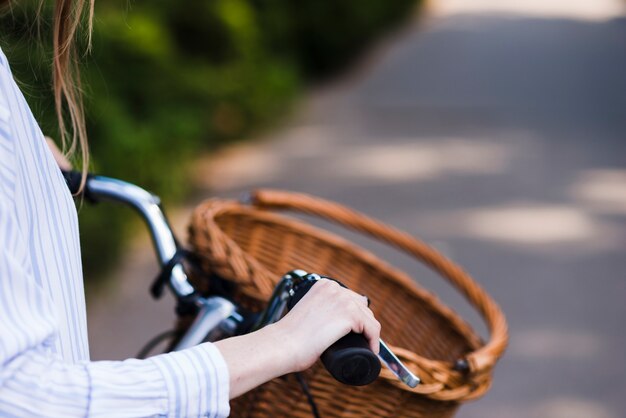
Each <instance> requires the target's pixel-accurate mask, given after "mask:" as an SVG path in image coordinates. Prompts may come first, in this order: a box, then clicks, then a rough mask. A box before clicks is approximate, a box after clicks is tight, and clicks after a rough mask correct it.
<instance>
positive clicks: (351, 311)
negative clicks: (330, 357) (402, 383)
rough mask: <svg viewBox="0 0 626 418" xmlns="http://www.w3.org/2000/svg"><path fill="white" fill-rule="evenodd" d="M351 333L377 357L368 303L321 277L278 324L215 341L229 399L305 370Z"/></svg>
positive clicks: (375, 326) (376, 329) (374, 322)
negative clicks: (227, 376)
mask: <svg viewBox="0 0 626 418" xmlns="http://www.w3.org/2000/svg"><path fill="white" fill-rule="evenodd" d="M350 331H354V332H356V333H360V334H363V335H364V336H365V338H367V340H368V342H369V344H370V348H371V349H372V351H374V352H375V353H378V338H379V335H380V324H379V323H378V321H377V320H376V319H375V318H374V315H373V314H372V311H370V310H369V308H368V307H367V299H366V298H365V297H364V296H361V295H359V294H357V293H355V292H353V291H351V290H349V289H345V288H343V287H341V286H340V285H339V284H337V283H336V282H333V281H331V280H326V279H322V280H320V281H318V282H317V283H315V284H314V285H313V286H312V287H311V289H310V290H309V291H308V293H307V294H306V295H305V296H304V297H303V298H302V299H301V300H300V302H298V304H297V305H296V306H294V308H293V309H292V310H291V311H290V312H289V313H288V314H287V315H286V316H285V317H284V318H283V319H281V320H280V321H278V322H277V323H275V324H272V325H268V326H266V327H265V328H262V329H260V330H258V331H256V332H253V333H252V334H246V335H242V336H239V337H234V338H228V339H226V340H222V341H218V342H216V343H215V345H216V346H217V348H218V349H219V350H220V352H221V353H222V356H223V357H224V360H225V361H226V364H227V365H228V371H229V373H230V398H231V399H232V398H235V397H237V396H239V395H241V394H243V393H245V392H247V391H249V390H250V389H253V388H255V387H256V386H258V385H260V384H263V383H265V382H267V381H268V380H271V379H273V378H275V377H278V376H282V375H284V374H287V373H293V372H297V371H302V370H305V369H307V368H309V367H311V366H312V365H313V363H315V361H316V360H317V359H318V358H319V356H320V355H321V354H322V352H323V351H324V350H326V349H327V348H328V347H329V346H330V345H331V344H332V343H334V342H335V341H337V340H338V339H340V338H341V337H343V336H344V335H346V334H348V333H349V332H350Z"/></svg>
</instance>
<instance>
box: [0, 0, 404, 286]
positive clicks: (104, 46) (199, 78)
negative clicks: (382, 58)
mask: <svg viewBox="0 0 626 418" xmlns="http://www.w3.org/2000/svg"><path fill="white" fill-rule="evenodd" d="M36 3H37V2H29V1H26V0H23V2H20V4H19V5H18V6H14V7H19V9H15V10H13V11H12V12H11V13H8V14H5V15H4V16H3V17H2V19H1V21H0V25H1V27H0V42H1V44H2V47H3V49H4V51H5V53H6V54H7V56H8V57H9V60H10V61H11V63H12V68H13V71H14V74H15V75H16V78H17V79H18V80H19V81H20V82H21V87H22V89H23V90H24V92H25V94H26V95H27V98H28V99H29V102H30V104H31V107H32V108H33V109H34V112H35V116H36V117H37V118H38V120H39V121H40V123H41V125H42V129H43V131H44V132H45V133H46V134H48V135H50V136H55V137H58V133H57V132H56V128H55V126H56V124H55V119H54V111H53V104H52V99H51V94H50V93H51V92H50V87H49V86H50V84H51V82H50V65H49V63H50V62H51V59H50V57H51V54H50V49H49V48H47V44H48V43H49V41H48V40H49V39H50V27H49V25H47V24H46V23H45V22H49V21H50V20H49V18H50V10H48V9H49V8H50V7H49V6H48V8H46V9H44V11H43V17H42V22H41V23H40V25H39V26H37V25H36V24H34V22H35V17H34V16H35V15H36ZM414 4H415V0H394V1H384V0H369V1H356V0H342V1H339V2H336V1H329V0H299V1H289V0H202V1H196V2H193V3H189V2H180V1H176V0H151V1H147V2H133V3H128V2H127V0H124V1H121V0H97V1H96V12H95V16H96V18H95V21H94V33H93V54H92V55H91V56H89V57H88V58H85V59H84V64H83V65H82V66H81V71H82V75H83V79H84V85H86V86H88V87H87V88H86V92H85V93H86V103H85V104H86V109H87V116H88V132H89V137H90V146H91V154H92V160H93V163H92V171H95V172H98V173H103V174H106V175H109V176H113V177H119V178H123V179H125V180H128V181H131V182H134V183H137V184H140V185H142V186H143V187H146V188H147V189H149V190H152V191H154V192H155V193H157V194H159V195H160V196H162V197H163V198H164V200H165V201H166V204H171V203H172V202H173V201H175V200H177V199H180V198H182V197H183V196H184V195H185V194H186V193H187V192H188V191H189V187H188V186H187V182H186V181H185V180H186V178H187V177H188V172H187V169H186V167H187V162H189V161H190V159H191V158H192V157H193V156H194V155H197V154H198V153H199V152H206V151H210V150H212V149H215V148H216V147H218V146H221V145H223V144H224V143H227V142H229V141H233V140H237V139H239V138H242V137H246V136H248V135H249V134H250V133H252V132H254V131H255V130H258V129H261V128H263V127H265V126H267V125H269V124H271V123H272V122H274V121H276V120H278V119H279V118H280V117H281V116H282V115H285V114H286V113H287V112H288V110H289V105H290V103H291V102H292V100H293V98H294V97H296V95H297V93H298V91H300V89H301V86H302V85H303V84H305V83H306V82H307V81H308V80H311V79H313V78H316V77H319V76H325V75H328V74H330V73H332V72H334V71H337V70H338V69H340V68H341V67H342V66H344V65H345V64H347V63H348V62H349V61H350V59H351V58H353V57H354V55H355V54H356V53H358V52H359V51H360V50H362V49H363V48H364V47H365V46H366V45H367V43H368V41H370V40H371V39H372V38H373V37H375V36H376V35H377V34H379V33H380V32H381V31H382V30H384V29H385V28H386V27H388V26H390V25H391V24H393V22H396V21H398V20H399V19H401V18H402V16H404V15H407V14H408V13H409V12H410V10H411V8H412V7H413V5H414ZM36 32H39V33H40V37H41V39H42V41H41V42H35V41H34V40H33V39H34V38H33V35H34V33H36ZM100 206H101V207H100V208H95V209H92V208H91V207H83V208H82V209H81V213H80V218H81V229H82V234H81V235H82V238H83V253H84V259H85V268H86V274H87V275H92V274H94V273H97V272H101V271H102V270H101V269H102V268H103V266H106V265H108V264H111V260H112V259H113V258H114V257H115V255H116V253H118V252H119V251H120V250H121V248H122V247H121V245H120V243H121V238H122V237H123V235H124V234H123V232H122V231H123V230H124V229H125V225H126V224H127V221H125V219H132V218H133V217H132V216H130V215H129V213H128V211H127V210H125V209H123V210H111V205H109V204H102V205H100Z"/></svg>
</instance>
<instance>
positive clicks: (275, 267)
mask: <svg viewBox="0 0 626 418" xmlns="http://www.w3.org/2000/svg"><path fill="white" fill-rule="evenodd" d="M252 197H253V199H252V201H253V205H252V206H247V205H243V204H241V203H238V202H235V201H229V200H218V199H212V200H208V201H206V202H204V203H203V204H201V205H200V206H198V207H197V208H196V210H195V211H194V214H193V217H192V222H191V225H190V244H191V246H192V248H193V249H194V251H195V252H196V253H197V254H198V255H199V256H200V260H201V264H202V268H203V269H204V270H205V271H206V272H214V273H217V274H219V275H220V276H222V277H223V278H225V279H228V280H231V281H233V282H235V283H236V284H237V291H238V294H237V295H236V298H237V299H238V302H240V303H241V304H242V305H244V306H247V307H251V308H256V309H259V308H261V307H262V306H263V303H264V302H265V301H267V300H268V299H269V297H270V295H271V292H272V290H273V288H274V286H275V285H276V283H277V282H278V281H279V280H280V278H281V277H282V275H283V274H284V273H286V272H287V271H290V270H293V269H295V268H299V269H304V270H306V271H310V272H315V273H319V274H323V275H328V276H330V277H335V278H337V279H339V280H341V281H342V282H344V283H345V284H346V285H347V286H348V287H350V288H351V289H353V290H354V291H356V292H359V293H362V294H365V295H367V296H368V297H369V298H370V300H371V306H370V307H371V309H372V311H373V312H374V314H375V316H376V318H377V319H378V320H379V321H380V323H381V325H382V338H383V339H385V340H386V341H387V343H388V344H389V345H391V348H392V350H393V351H394V352H395V353H396V354H397V355H398V356H399V357H400V358H401V360H402V361H403V362H405V364H407V366H408V367H409V368H410V369H411V370H412V371H413V372H414V373H415V374H416V375H418V376H419V377H420V378H421V379H422V384H420V385H418V386H417V387H416V388H414V389H410V388H408V387H406V386H405V385H403V384H402V383H400V382H399V381H398V380H397V379H396V378H395V377H394V376H393V375H392V374H391V373H390V372H389V371H388V370H386V369H385V368H383V371H382V372H381V376H380V377H379V378H378V379H377V380H376V381H375V382H374V383H373V384H370V385H368V386H365V387H350V386H345V385H342V384H340V383H338V382H337V381H335V380H334V379H333V378H332V377H331V376H330V375H329V374H328V373H327V372H326V370H325V369H324V368H323V366H322V365H321V364H320V363H319V362H318V363H317V364H316V365H315V366H314V367H313V368H312V369H311V370H309V371H308V372H307V373H306V378H307V380H308V382H309V385H310V387H311V390H312V393H313V396H314V398H315V400H316V402H317V404H318V408H319V409H320V413H321V415H322V416H323V417H370V416H372V417H374V416H375V417H451V416H453V415H454V413H455V412H456V409H457V408H458V405H459V403H460V402H463V401H466V400H470V399H475V398H478V397H480V396H482V395H483V394H484V393H485V392H486V391H487V390H488V389H489V387H490V385H491V380H492V370H493V367H494V365H495V364H496V361H497V360H498V358H499V357H500V356H501V355H502V353H503V352H504V349H505V347H506V344H507V340H508V334H507V324H506V320H505V318H504V315H503V314H502V312H501V310H500V308H499V307H498V306H497V304H496V303H495V302H494V301H493V300H492V299H491V298H490V297H489V295H487V293H486V292H485V291H484V290H482V288H481V287H480V286H479V285H477V284H476V282H474V281H473V280H472V278H471V277H470V276H469V275H468V274H467V273H465V272H464V271H463V270H462V269H461V268H459V267H458V266H457V265H455V264H454V263H452V262H451V261H449V260H447V259H446V258H445V257H443V256H442V255H441V254H439V253H438V252H437V251H435V250H434V249H432V248H431V247H429V246H427V245H426V244H425V243H423V242H421V241H419V240H417V239H415V238H413V237H411V236H409V235H407V234H405V233H403V232H400V231H398V230H396V229H394V228H392V227H389V226H387V225H384V224H382V223H380V222H377V221H375V220H373V219H371V218H368V217H366V216H364V215H362V214H360V213H358V212H355V211H353V210H351V209H348V208H346V207H344V206H341V205H338V204H336V203H333V202H329V201H324V200H321V199H318V198H314V197H311V196H308V195H303V194H294V193H289V192H283V191H275V190H260V191H257V192H255V194H254V195H253V196H252ZM276 209H289V210H291V211H294V212H300V213H307V214H310V215H314V216H317V217H321V218H324V219H326V220H330V221H333V222H337V223H339V224H341V225H344V226H346V227H348V228H351V229H353V230H356V231H359V232H362V233H364V234H366V235H369V236H371V237H373V238H376V239H378V240H380V241H383V242H385V243H388V244H390V245H392V246H395V247H396V248H398V249H400V250H402V251H404V252H406V253H408V254H410V255H411V256H413V257H414V258H416V259H417V260H419V261H421V262H423V263H425V264H427V265H428V266H429V267H431V268H432V269H433V270H435V271H436V272H438V273H439V274H440V275H441V276H442V277H444V278H445V279H447V280H448V281H450V283H452V285H454V286H455V287H456V288H457V289H458V290H459V291H460V292H461V293H462V294H463V295H464V296H465V297H466V298H467V299H468V301H469V302H470V303H471V304H472V305H473V306H475V307H476V309H477V310H478V312H479V313H480V314H481V315H482V317H483V318H484V319H485V321H486V323H487V325H488V328H489V331H490V334H491V338H490V340H489V341H488V342H487V343H486V344H483V343H482V342H481V340H480V338H479V337H478V336H477V335H476V334H475V332H474V331H473V330H472V329H471V328H470V327H469V326H468V325H467V323H466V322H465V321H464V320H463V319H462V318H460V317H459V316H458V315H457V314H456V313H454V312H453V311H452V310H451V309H449V308H448V307H446V306H445V305H443V304H442V303H441V302H440V301H439V300H438V299H437V298H436V297H435V296H434V295H432V294H431V293H429V292H427V291H425V290H424V289H422V288H420V287H419V286H418V285H417V284H416V283H415V281H414V280H412V279H411V278H410V277H409V276H408V275H407V274H405V273H403V272H401V271H399V270H397V269H395V268H393V267H391V266H389V265H388V264H387V263H385V262H383V261H382V260H380V259H379V258H377V257H376V256H374V255H372V254H371V253H369V252H367V251H365V250H363V249H361V248H359V247H357V246H355V245H353V244H351V243H350V242H348V241H346V240H344V239H342V238H340V237H338V236H336V235H333V234H330V233H328V232H326V231H322V230H319V229H317V228H314V227H312V226H310V225H308V224H306V223H304V222H303V221H300V220H294V219H292V218H286V217H284V216H281V215H278V214H275V213H272V210H276ZM391 300H393V303H388V302H389V301H391ZM460 359H463V360H464V361H466V364H467V365H468V370H467V371H465V372H459V371H456V370H455V369H454V364H455V363H456V362H457V361H458V360H460ZM232 416H235V417H251V418H256V417H283V416H284V417H288V416H289V417H310V416H311V412H310V407H309V405H308V403H307V401H306V398H305V396H304V394H303V393H302V392H301V390H300V388H299V386H298V385H297V383H296V380H295V379H294V378H293V377H290V376H287V377H285V378H281V379H275V380H273V381H272V382H269V383H267V384H265V385H262V386H261V387H260V388H258V389H256V390H253V391H252V392H250V393H248V394H246V395H244V396H242V397H240V398H238V399H236V400H235V401H234V402H233V404H232Z"/></svg>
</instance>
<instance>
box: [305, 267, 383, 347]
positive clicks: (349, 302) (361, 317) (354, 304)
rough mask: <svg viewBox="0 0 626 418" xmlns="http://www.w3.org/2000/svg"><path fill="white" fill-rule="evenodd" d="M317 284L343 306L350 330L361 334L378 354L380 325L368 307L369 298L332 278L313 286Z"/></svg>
mask: <svg viewBox="0 0 626 418" xmlns="http://www.w3.org/2000/svg"><path fill="white" fill-rule="evenodd" d="M320 285H321V286H320ZM317 286H319V287H320V289H319V290H322V291H324V292H325V291H328V292H329V297H332V298H333V299H334V300H335V301H337V302H339V303H341V304H342V306H343V307H345V315H346V316H347V317H348V318H349V319H350V321H351V322H350V328H351V330H352V331H354V332H356V333H358V334H363V335H364V336H365V338H366V339H367V341H368V343H369V346H370V349H371V350H372V351H373V352H374V353H376V354H378V351H379V346H380V344H379V341H378V340H379V338H380V329H381V325H380V322H378V321H377V320H376V318H375V317H374V313H373V312H372V311H371V310H370V309H369V307H368V305H369V299H368V298H367V297H366V296H363V295H360V294H358V293H356V292H354V291H352V290H350V289H346V288H344V287H341V286H340V285H339V284H338V283H336V282H334V281H332V280H326V279H322V280H320V281H319V282H318V283H316V284H315V285H314V286H313V288H315V287H317ZM330 293H332V295H330Z"/></svg>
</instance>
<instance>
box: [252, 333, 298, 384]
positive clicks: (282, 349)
mask: <svg viewBox="0 0 626 418" xmlns="http://www.w3.org/2000/svg"><path fill="white" fill-rule="evenodd" d="M285 325H286V324H284V323H283V321H279V322H276V323H274V324H270V325H268V326H266V327H264V328H261V329H260V330H259V331H258V332H259V333H260V334H262V336H263V338H262V340H263V341H270V342H271V344H272V346H271V349H272V350H273V351H274V353H275V356H274V359H275V361H276V363H277V366H278V374H277V376H276V377H278V376H282V375H285V374H288V373H294V372H297V371H300V370H301V365H300V361H299V354H300V349H299V347H298V341H297V338H296V337H295V335H294V333H293V332H292V330H290V329H289V328H288V327H287V326H285Z"/></svg>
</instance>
